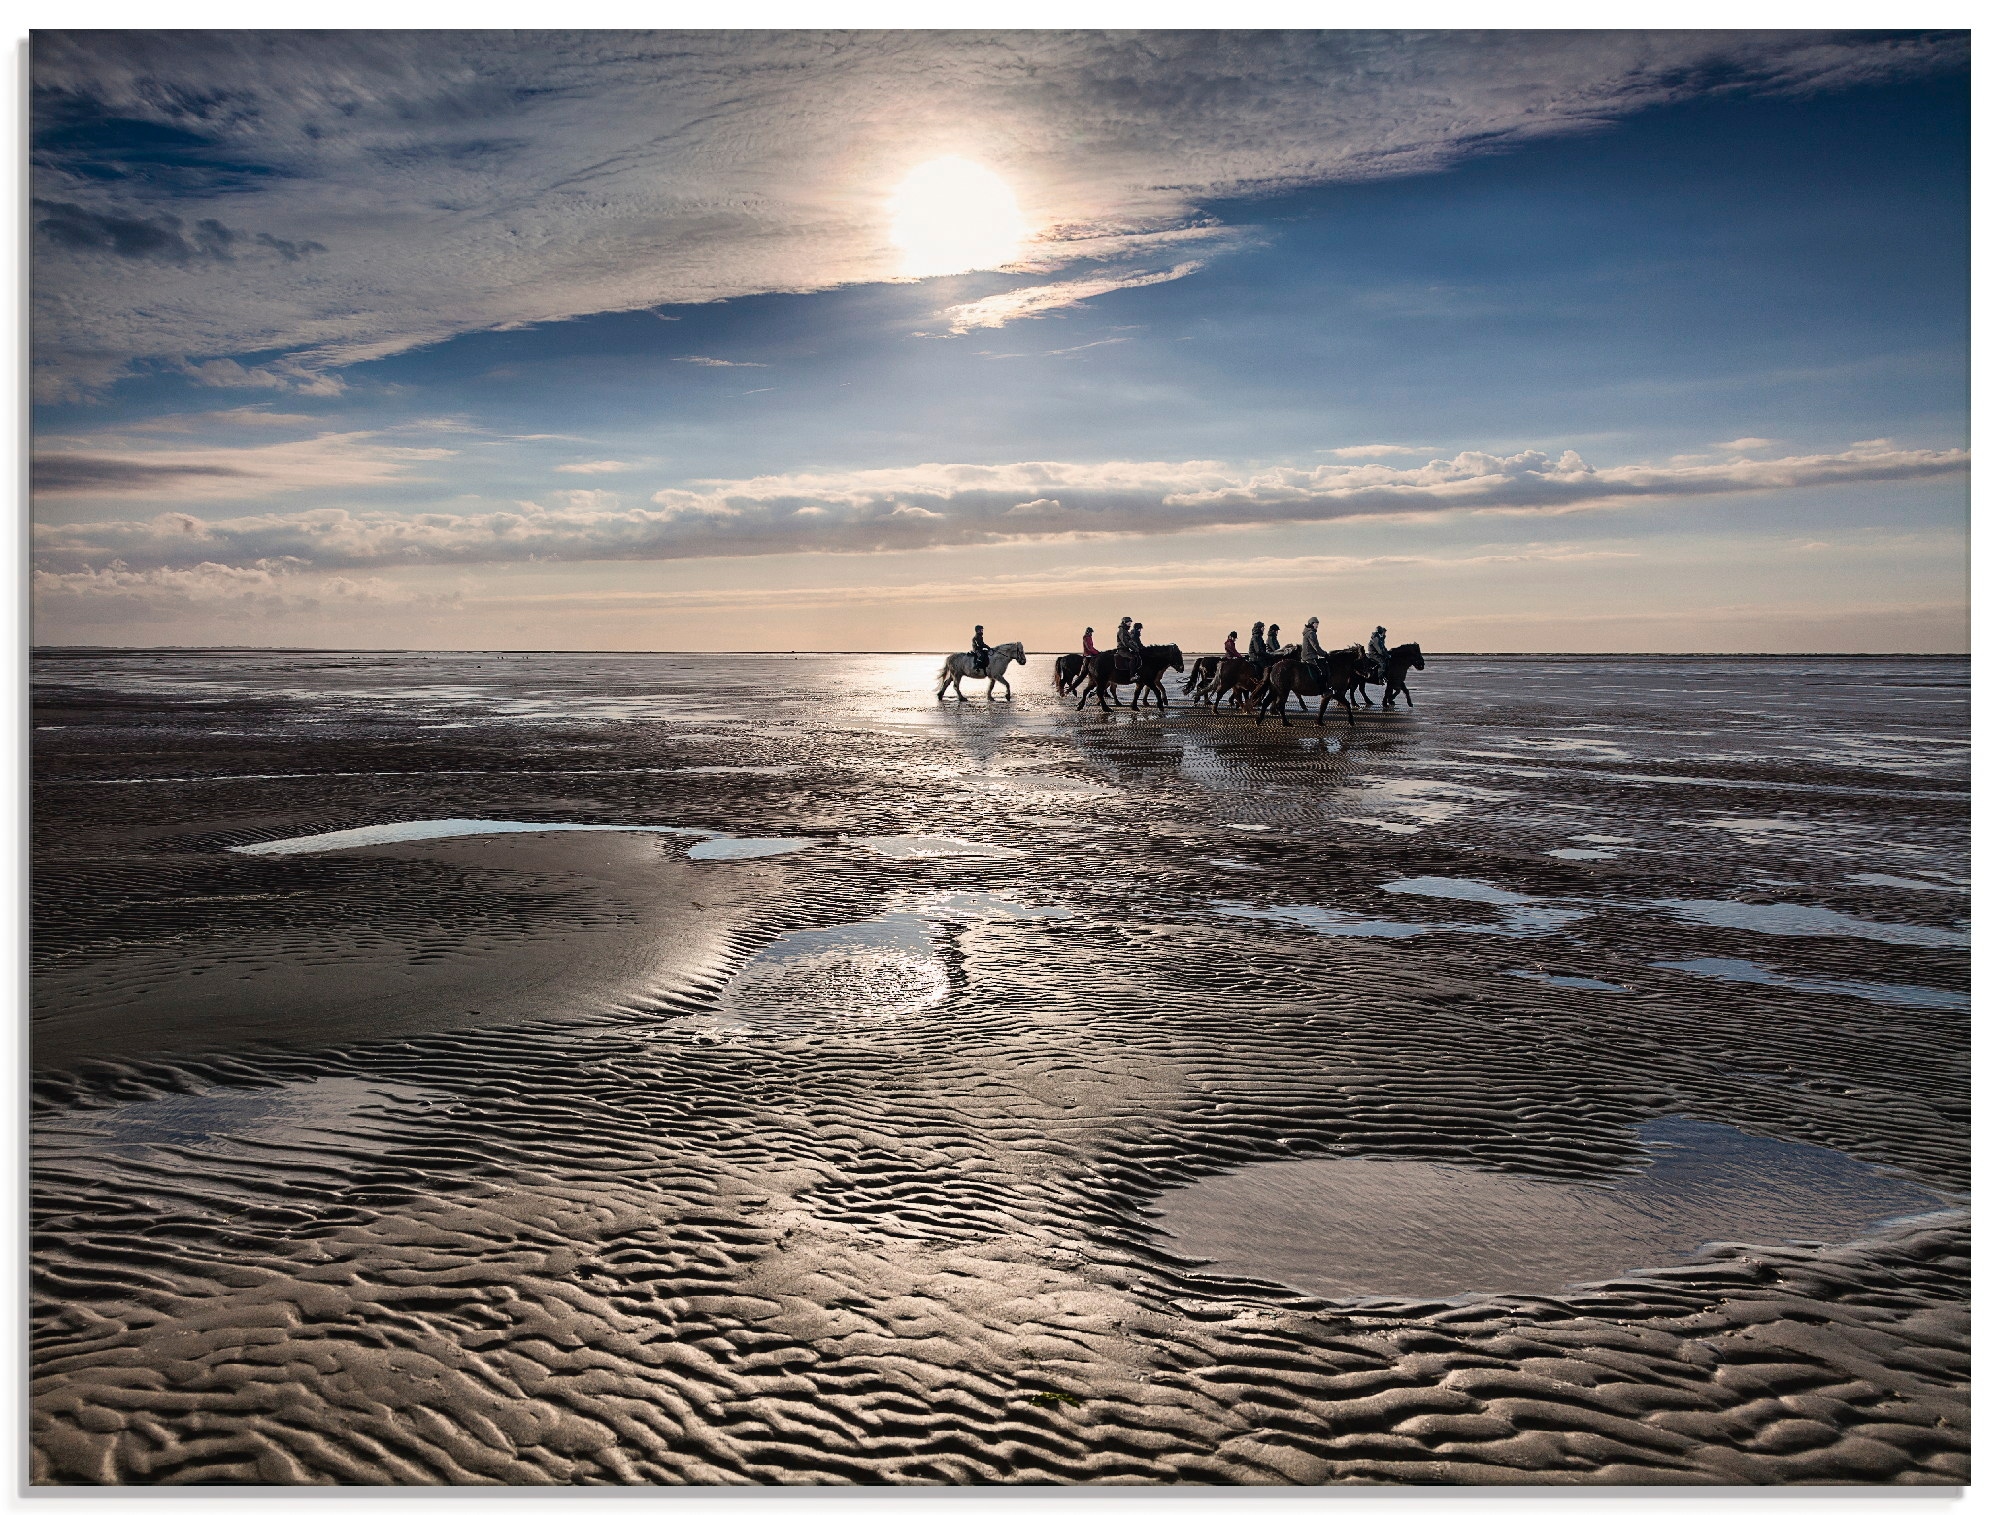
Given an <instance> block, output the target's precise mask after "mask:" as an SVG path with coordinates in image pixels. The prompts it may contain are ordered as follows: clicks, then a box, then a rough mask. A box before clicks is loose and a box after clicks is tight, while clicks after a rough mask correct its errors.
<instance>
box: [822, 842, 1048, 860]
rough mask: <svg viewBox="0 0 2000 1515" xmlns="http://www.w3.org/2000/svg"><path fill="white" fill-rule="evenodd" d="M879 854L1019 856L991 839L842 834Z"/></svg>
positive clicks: (899, 856) (883, 855)
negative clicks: (979, 840)
mask: <svg viewBox="0 0 2000 1515" xmlns="http://www.w3.org/2000/svg"><path fill="white" fill-rule="evenodd" d="M841 840H842V841H844V842H856V843H858V844H860V845H861V846H863V847H866V848H867V849H868V850H869V851H870V852H873V853H875V854H877V855H878V856H880V857H893V858H897V859H908V858H924V857H1020V856H1022V853H1021V851H1020V850H1019V849H1018V848H1015V847H998V846H995V845H994V844H993V843H991V842H968V841H966V840H965V839H963V838H962V837H956V836H844V837H842V838H841Z"/></svg>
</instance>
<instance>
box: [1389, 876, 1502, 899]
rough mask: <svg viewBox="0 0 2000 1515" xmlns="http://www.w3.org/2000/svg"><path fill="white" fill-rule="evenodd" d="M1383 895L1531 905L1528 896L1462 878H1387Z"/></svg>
mask: <svg viewBox="0 0 2000 1515" xmlns="http://www.w3.org/2000/svg"><path fill="white" fill-rule="evenodd" d="M1382 892H1383V893H1384V894H1417V895H1422V896H1423V897H1424V898H1425V899H1434V900H1473V901H1475V902H1477V903H1479V904H1481V905H1531V904H1533V903H1534V902H1535V897H1534V896H1533V895H1532V894H1514V893H1512V892H1511V891H1509V890H1506V889H1496V888H1494V887H1493V886H1492V885H1491V884H1482V883H1480V882H1479V881H1478V880H1477V879H1466V878H1432V877H1428V876H1427V877H1423V878H1399V879H1391V880H1390V881H1389V882H1388V883H1386V884H1384V885H1383V886H1382Z"/></svg>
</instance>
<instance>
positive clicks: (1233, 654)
mask: <svg viewBox="0 0 2000 1515" xmlns="http://www.w3.org/2000/svg"><path fill="white" fill-rule="evenodd" d="M1242 656H1243V654H1242V653H1240V652H1238V651H1237V650H1236V633H1235V632H1233V631H1232V632H1230V633H1229V635H1228V636H1226V637H1224V638H1223V640H1222V661H1223V662H1225V663H1233V662H1234V661H1236V659H1238V658H1240V657H1242Z"/></svg>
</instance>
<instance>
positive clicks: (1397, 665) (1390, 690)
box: [1382, 642, 1424, 710]
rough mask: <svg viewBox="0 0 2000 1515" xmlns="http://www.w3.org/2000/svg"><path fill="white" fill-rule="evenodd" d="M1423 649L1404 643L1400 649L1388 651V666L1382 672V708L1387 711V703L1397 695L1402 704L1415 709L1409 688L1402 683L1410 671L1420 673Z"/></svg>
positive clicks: (1410, 643) (1422, 663)
mask: <svg viewBox="0 0 2000 1515" xmlns="http://www.w3.org/2000/svg"><path fill="white" fill-rule="evenodd" d="M1423 666H1424V649H1423V648H1421V647H1419V646H1418V645H1417V644H1416V643H1415V642H1404V643H1403V644H1402V645H1401V646H1400V647H1391V648H1390V649H1389V664H1388V666H1387V667H1386V668H1384V669H1383V670H1382V708H1383V709H1384V710H1387V709H1388V708H1389V702H1390V701H1391V700H1393V699H1395V697H1396V696H1397V695H1398V694H1401V695H1402V697H1403V703H1404V704H1406V705H1408V706H1410V708H1412V709H1415V708H1416V703H1417V702H1416V701H1415V700H1413V699H1411V698H1410V686H1409V685H1408V684H1406V683H1404V682H1403V679H1404V676H1405V675H1406V674H1407V673H1408V672H1409V671H1410V670H1411V669H1412V668H1415V669H1417V670H1418V671H1420V672H1421V671H1422V669H1423Z"/></svg>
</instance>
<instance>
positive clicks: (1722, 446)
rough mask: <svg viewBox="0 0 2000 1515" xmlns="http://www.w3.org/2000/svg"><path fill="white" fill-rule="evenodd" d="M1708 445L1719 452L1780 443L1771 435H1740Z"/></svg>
mask: <svg viewBox="0 0 2000 1515" xmlns="http://www.w3.org/2000/svg"><path fill="white" fill-rule="evenodd" d="M1708 445H1709V446H1710V447H1713V448H1714V449H1715V450H1716V451H1717V452H1762V451H1764V449H1765V448H1767V447H1776V446H1777V445H1778V444H1777V443H1776V442H1774V441H1772V440H1771V439H1770V438H1769V437H1738V438H1737V439H1736V440H1735V441H1733V442H1711V443H1709V444H1708ZM1857 445H1859V444H1857Z"/></svg>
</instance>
